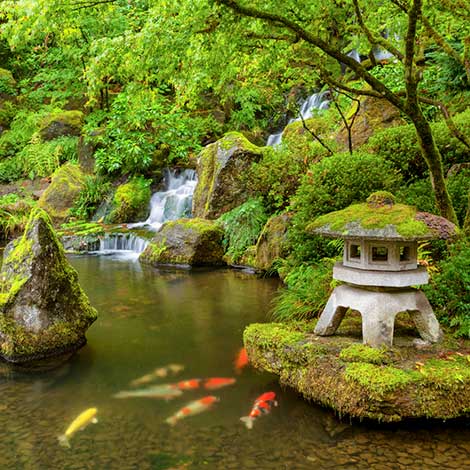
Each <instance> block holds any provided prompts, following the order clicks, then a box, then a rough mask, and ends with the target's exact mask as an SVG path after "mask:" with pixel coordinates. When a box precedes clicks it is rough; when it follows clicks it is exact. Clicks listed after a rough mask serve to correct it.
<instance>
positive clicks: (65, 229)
mask: <svg viewBox="0 0 470 470" xmlns="http://www.w3.org/2000/svg"><path fill="white" fill-rule="evenodd" d="M104 233H105V230H104V227H103V225H102V224H99V223H96V222H84V221H78V222H77V221H74V222H70V223H66V224H62V225H61V226H60V230H59V231H58V232H57V235H58V236H59V237H63V236H72V235H74V236H77V237H85V236H87V235H104Z"/></svg>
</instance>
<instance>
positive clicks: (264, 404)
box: [240, 392, 277, 429]
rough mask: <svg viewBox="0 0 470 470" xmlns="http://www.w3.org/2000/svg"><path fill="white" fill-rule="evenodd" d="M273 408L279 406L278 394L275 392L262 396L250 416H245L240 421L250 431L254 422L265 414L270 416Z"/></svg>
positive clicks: (257, 400) (255, 403) (254, 405)
mask: <svg viewBox="0 0 470 470" xmlns="http://www.w3.org/2000/svg"><path fill="white" fill-rule="evenodd" d="M272 406H277V401H276V394H275V393H274V392H266V393H263V394H262V395H260V396H259V397H258V398H257V399H256V400H255V402H254V404H253V408H252V409H251V411H250V414H249V415H248V416H243V417H242V418H240V421H242V422H243V423H245V426H246V427H247V428H248V429H251V428H252V427H253V422H254V421H255V419H256V418H259V417H260V416H261V415H263V414H268V413H269V412H270V411H271V407H272Z"/></svg>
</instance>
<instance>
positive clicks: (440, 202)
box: [408, 105, 458, 225]
mask: <svg viewBox="0 0 470 470" xmlns="http://www.w3.org/2000/svg"><path fill="white" fill-rule="evenodd" d="M408 115H409V116H410V117H411V119H412V121H413V124H414V126H415V129H416V134H417V136H418V142H419V146H420V148H421V154H422V155H423V158H424V160H425V161H426V164H427V166H428V168H429V175H430V178H431V184H432V187H433V190H434V196H435V198H436V204H437V208H438V209H439V213H440V214H441V215H442V216H443V217H445V218H446V219H448V220H450V221H451V222H453V223H454V224H455V225H458V220H457V216H456V214H455V210H454V206H453V204H452V201H451V199H450V196H449V193H448V192H447V186H446V182H445V176H444V169H443V167H442V158H441V154H440V152H439V149H438V148H437V146H436V143H435V141H434V137H433V135H432V130H431V126H430V125H429V122H428V121H427V120H426V118H425V117H424V115H423V113H422V111H421V109H420V108H419V105H418V109H417V110H414V112H412V113H409V114H408Z"/></svg>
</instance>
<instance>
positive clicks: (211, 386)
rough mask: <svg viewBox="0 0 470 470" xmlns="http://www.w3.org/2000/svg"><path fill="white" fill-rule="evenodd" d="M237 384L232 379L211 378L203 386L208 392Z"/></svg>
mask: <svg viewBox="0 0 470 470" xmlns="http://www.w3.org/2000/svg"><path fill="white" fill-rule="evenodd" d="M235 382H236V379H234V378H232V377H211V378H210V379H206V380H205V381H204V383H203V384H202V386H203V387H204V388H205V389H206V390H216V389H218V388H222V387H226V386H227V385H232V384H234V383H235Z"/></svg>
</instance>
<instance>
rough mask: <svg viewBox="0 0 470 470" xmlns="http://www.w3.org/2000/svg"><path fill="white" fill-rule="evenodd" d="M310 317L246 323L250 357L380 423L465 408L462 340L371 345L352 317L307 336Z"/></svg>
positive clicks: (468, 384)
mask: <svg viewBox="0 0 470 470" xmlns="http://www.w3.org/2000/svg"><path fill="white" fill-rule="evenodd" d="M314 324H315V322H296V323H294V324H280V323H268V324H259V323H257V324H253V325H249V326H248V327H247V328H246V329H245V332H244V335H243V339H244V343H245V347H246V348H247V351H248V356H249V358H250V361H251V363H252V364H253V365H254V366H255V367H256V368H259V369H262V370H265V371H268V372H272V373H275V374H277V375H278V376H279V379H280V382H281V383H282V384H285V385H288V386H290V387H292V388H294V389H295V390H296V391H298V392H299V393H301V394H302V395H303V396H304V397H305V398H307V399H309V400H312V401H314V402H316V403H319V404H322V405H324V406H327V407H330V408H333V409H334V410H335V411H336V412H338V413H339V414H341V415H349V416H351V417H355V418H360V419H363V418H369V419H374V420H378V421H382V422H392V421H400V420H403V419H408V418H437V419H450V418H457V417H465V416H469V415H470V341H460V342H456V341H455V340H453V341H447V340H445V341H444V342H442V343H440V344H438V345H434V346H432V347H430V348H429V349H427V350H426V351H419V350H417V349H415V348H414V347H413V346H412V345H411V339H412V338H411V337H407V338H402V337H401V338H399V341H397V342H398V343H400V341H401V342H402V343H403V344H400V346H399V347H394V348H390V349H383V350H377V349H372V348H369V347H367V346H364V345H362V343H361V342H360V337H359V338H358V337H357V335H356V334H354V330H355V326H354V324H353V322H349V323H348V324H347V325H344V328H343V330H342V331H341V334H338V335H334V336H332V337H318V336H316V335H314V334H313V333H312V330H313V327H314ZM356 326H357V325H356ZM342 327H343V325H342ZM404 331H407V330H406V328H405V330H404ZM359 336H360V335H359ZM405 340H406V341H405Z"/></svg>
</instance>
